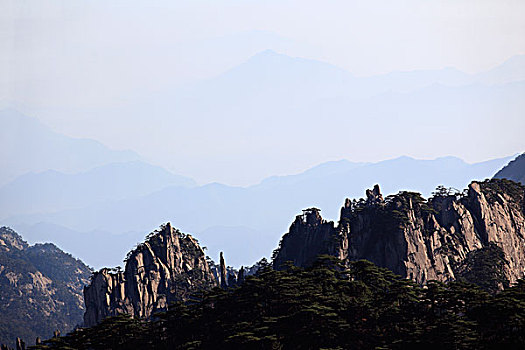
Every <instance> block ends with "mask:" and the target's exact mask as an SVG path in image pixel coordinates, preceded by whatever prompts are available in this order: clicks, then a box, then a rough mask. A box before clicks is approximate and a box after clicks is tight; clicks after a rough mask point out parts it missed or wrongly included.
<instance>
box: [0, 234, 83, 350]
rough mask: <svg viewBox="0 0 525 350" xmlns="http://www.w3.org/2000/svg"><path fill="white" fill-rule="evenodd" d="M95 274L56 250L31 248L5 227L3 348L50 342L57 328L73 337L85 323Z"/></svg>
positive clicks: (1, 253)
mask: <svg viewBox="0 0 525 350" xmlns="http://www.w3.org/2000/svg"><path fill="white" fill-rule="evenodd" d="M90 275H91V270H90V268H89V267H88V266H86V265H85V264H84V263H82V261H80V260H78V259H75V258H73V257H72V256H71V255H70V254H67V253H65V252H63V251H62V250H60V249H59V248H58V247H56V246H55V245H53V244H50V243H45V244H35V245H32V246H30V245H29V244H27V242H25V241H24V240H23V239H22V237H21V236H20V235H19V234H18V233H16V232H15V231H14V230H12V229H10V228H8V227H1V228H0V343H4V344H8V345H9V347H16V348H23V347H25V345H23V344H24V340H25V341H28V340H33V339H36V338H37V337H43V338H46V339H47V338H49V337H51V335H52V334H53V331H54V330H56V329H61V330H63V331H66V332H69V331H71V330H73V328H74V327H75V326H77V325H79V324H81V323H82V316H83V314H84V300H83V296H82V289H83V287H84V285H85V284H86V283H88V281H89V276H90ZM17 337H18V338H17ZM15 342H16V343H15ZM28 344H30V343H29V342H28ZM6 347H7V345H6Z"/></svg>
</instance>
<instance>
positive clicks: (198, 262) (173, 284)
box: [84, 223, 220, 327]
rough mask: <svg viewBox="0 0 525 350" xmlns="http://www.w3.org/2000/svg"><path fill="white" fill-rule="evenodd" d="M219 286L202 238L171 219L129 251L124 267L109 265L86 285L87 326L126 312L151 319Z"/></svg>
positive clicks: (85, 319)
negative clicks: (197, 292) (111, 266)
mask: <svg viewBox="0 0 525 350" xmlns="http://www.w3.org/2000/svg"><path fill="white" fill-rule="evenodd" d="M218 285H220V282H219V281H218V280H217V279H216V278H215V276H214V274H213V272H212V270H211V269H210V266H209V265H208V262H207V260H206V256H205V254H204V252H203V250H202V248H201V247H200V246H199V244H198V242H197V241H196V240H195V239H194V238H193V237H192V236H190V235H186V234H183V233H181V232H180V231H178V230H176V229H174V228H173V227H172V226H171V224H170V223H167V224H166V225H164V226H162V227H161V229H160V230H159V231H156V232H153V233H152V234H150V235H149V236H148V237H147V239H146V241H145V242H144V243H142V244H140V245H139V246H137V248H136V249H134V250H132V251H131V252H130V253H129V254H128V256H127V258H126V266H125V269H124V271H120V270H115V269H113V270H110V269H107V268H105V269H102V270H100V271H99V272H96V273H95V274H94V275H93V276H92V278H91V283H90V284H89V286H87V287H86V288H85V289H84V299H85V302H86V313H85V315H84V325H85V326H88V327H89V326H93V325H95V324H96V323H98V322H99V321H101V320H102V319H104V318H105V317H108V316H114V315H118V314H123V313H125V314H130V315H132V316H134V317H141V318H148V317H150V316H151V315H152V314H153V313H155V312H158V311H164V310H166V309H167V308H168V305H169V304H170V303H172V302H175V301H179V300H183V299H185V298H187V297H188V296H189V295H190V294H191V293H193V292H196V291H199V290H204V289H208V288H212V287H214V286H218Z"/></svg>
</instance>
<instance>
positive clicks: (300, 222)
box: [274, 180, 525, 284]
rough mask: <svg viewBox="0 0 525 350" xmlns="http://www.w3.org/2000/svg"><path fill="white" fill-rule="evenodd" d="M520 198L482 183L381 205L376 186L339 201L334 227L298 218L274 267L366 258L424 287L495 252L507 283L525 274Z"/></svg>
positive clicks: (314, 216)
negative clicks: (323, 257) (318, 259)
mask: <svg viewBox="0 0 525 350" xmlns="http://www.w3.org/2000/svg"><path fill="white" fill-rule="evenodd" d="M524 193H525V188H524V187H523V186H521V185H519V184H517V183H514V182H511V181H507V180H487V181H485V182H472V183H471V184H470V185H469V188H468V190H467V191H465V192H464V193H463V194H460V193H451V192H447V191H444V190H442V191H441V192H440V193H436V195H435V196H434V197H433V198H431V199H429V200H425V199H423V198H422V197H421V196H420V195H419V194H418V193H413V192H400V193H399V194H397V195H394V196H388V197H386V198H383V196H382V195H381V193H380V191H379V186H377V185H376V187H375V188H374V189H373V190H367V192H366V195H367V198H366V199H361V200H359V201H356V200H354V201H351V200H349V199H347V200H346V201H345V204H344V206H343V208H342V209H341V217H340V220H339V223H338V225H337V226H336V225H335V224H334V223H333V222H327V221H325V220H323V219H322V218H321V216H320V214H319V210H318V209H309V210H306V211H305V212H304V214H303V215H300V216H298V217H297V218H296V220H295V221H294V223H293V224H292V225H291V227H290V230H289V232H288V233H287V234H285V235H284V236H283V239H282V241H281V243H280V246H279V248H278V249H276V251H275V252H274V267H276V268H282V267H283V264H284V263H285V262H286V261H292V262H293V263H294V264H295V265H297V266H307V265H309V264H311V263H312V262H313V261H314V260H315V258H316V257H317V256H318V255H320V254H329V255H333V256H336V257H339V258H341V259H345V258H348V259H351V260H357V259H367V260H370V261H372V262H374V263H375V264H377V265H379V266H382V267H386V268H389V269H390V270H392V271H393V272H395V273H396V274H399V275H401V276H404V277H407V278H411V279H413V280H415V281H416V282H418V283H421V284H424V283H426V282H427V281H430V280H438V281H450V280H455V279H457V278H459V277H461V276H464V275H466V273H468V272H469V271H468V269H469V267H468V266H470V265H471V264H472V262H473V261H474V259H475V257H476V254H477V253H478V252H482V251H485V250H488V249H496V250H497V251H501V252H502V253H503V254H502V256H503V257H504V259H503V260H502V271H501V273H502V276H503V277H504V280H506V282H509V283H513V282H515V281H516V280H517V279H519V278H523V277H524V271H525V210H524V206H525V204H524ZM478 256H479V254H478ZM469 264H470V265H469ZM501 283H504V281H503V280H502V282H501Z"/></svg>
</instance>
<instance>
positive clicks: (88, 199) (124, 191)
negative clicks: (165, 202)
mask: <svg viewBox="0 0 525 350" xmlns="http://www.w3.org/2000/svg"><path fill="white" fill-rule="evenodd" d="M195 185H196V183H195V182H194V181H193V180H192V179H190V178H187V177H184V176H180V175H174V174H172V173H170V172H169V171H167V170H165V169H163V168H161V167H157V166H153V165H150V164H148V163H145V162H141V161H134V162H126V163H109V164H105V165H102V166H99V167H96V168H93V169H90V170H88V171H85V172H81V173H75V174H64V173H61V172H58V171H55V170H47V171H44V172H41V173H29V174H26V175H22V176H20V177H18V178H17V179H16V180H14V181H12V182H10V183H8V184H7V185H5V186H3V187H1V188H0V213H1V214H0V215H1V216H2V217H6V216H10V215H15V214H23V213H41V212H53V211H59V210H65V209H71V208H82V207H85V206H87V205H91V204H95V203H99V202H104V201H107V200H120V199H126V198H134V197H140V196H144V195H147V194H150V193H152V192H155V191H157V190H160V189H162V188H165V187H168V186H182V187H193V186H195ZM28 198H31V200H28Z"/></svg>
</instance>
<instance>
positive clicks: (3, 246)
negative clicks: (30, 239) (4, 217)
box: [0, 226, 29, 251]
mask: <svg viewBox="0 0 525 350" xmlns="http://www.w3.org/2000/svg"><path fill="white" fill-rule="evenodd" d="M27 247H29V244H27V242H26V241H24V240H23V239H22V236H20V235H19V234H18V233H16V232H15V231H14V230H13V229H11V228H9V227H6V226H2V227H0V250H4V251H9V250H11V249H17V250H23V249H26V248H27Z"/></svg>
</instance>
